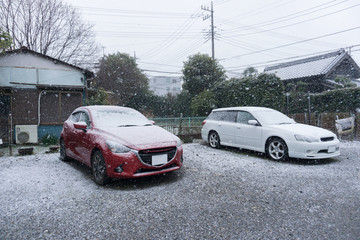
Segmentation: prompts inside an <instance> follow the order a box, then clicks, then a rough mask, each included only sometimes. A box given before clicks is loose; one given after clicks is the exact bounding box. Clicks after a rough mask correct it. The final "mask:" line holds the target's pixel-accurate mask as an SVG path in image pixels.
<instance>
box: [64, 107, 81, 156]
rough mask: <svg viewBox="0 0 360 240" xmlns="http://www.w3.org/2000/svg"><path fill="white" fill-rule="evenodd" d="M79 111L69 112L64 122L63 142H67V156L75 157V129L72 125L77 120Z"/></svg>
mask: <svg viewBox="0 0 360 240" xmlns="http://www.w3.org/2000/svg"><path fill="white" fill-rule="evenodd" d="M80 116H81V112H75V113H73V114H71V116H70V117H69V119H68V120H67V121H66V122H65V124H64V131H65V142H66V143H67V144H66V145H67V150H68V153H67V154H68V155H69V157H72V158H76V159H77V154H76V147H77V138H76V135H77V130H76V129H75V127H74V123H76V122H79V119H80Z"/></svg>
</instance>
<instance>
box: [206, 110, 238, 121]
mask: <svg viewBox="0 0 360 240" xmlns="http://www.w3.org/2000/svg"><path fill="white" fill-rule="evenodd" d="M236 116H237V112H236V111H217V112H212V113H211V114H210V115H209V117H208V119H209V120H216V121H225V122H236Z"/></svg>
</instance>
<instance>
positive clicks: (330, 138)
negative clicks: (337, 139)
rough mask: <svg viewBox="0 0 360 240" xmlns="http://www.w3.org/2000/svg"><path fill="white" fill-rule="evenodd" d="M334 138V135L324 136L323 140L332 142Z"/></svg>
mask: <svg viewBox="0 0 360 240" xmlns="http://www.w3.org/2000/svg"><path fill="white" fill-rule="evenodd" d="M332 140H334V137H323V138H321V141H322V142H330V141H332Z"/></svg>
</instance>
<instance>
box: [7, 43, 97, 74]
mask: <svg viewBox="0 0 360 240" xmlns="http://www.w3.org/2000/svg"><path fill="white" fill-rule="evenodd" d="M17 53H29V54H33V55H36V56H39V57H42V58H45V59H48V60H50V61H52V62H54V63H60V64H64V65H66V66H69V67H71V68H75V69H77V70H79V71H81V72H82V73H83V74H84V75H85V77H86V78H87V79H89V78H93V77H94V76H95V74H94V73H93V72H92V71H89V70H87V69H84V68H81V67H78V66H75V65H72V64H70V63H67V62H64V61H61V60H59V59H56V58H53V57H50V56H47V55H45V54H42V53H39V52H36V51H33V50H30V49H28V48H27V47H22V48H19V49H14V50H10V51H6V52H5V53H4V55H11V54H17Z"/></svg>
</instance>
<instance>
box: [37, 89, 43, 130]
mask: <svg viewBox="0 0 360 240" xmlns="http://www.w3.org/2000/svg"><path fill="white" fill-rule="evenodd" d="M44 91H45V90H42V91H41V92H40V93H39V99H38V126H40V118H41V112H40V100H41V94H43V92H44Z"/></svg>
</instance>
